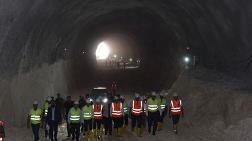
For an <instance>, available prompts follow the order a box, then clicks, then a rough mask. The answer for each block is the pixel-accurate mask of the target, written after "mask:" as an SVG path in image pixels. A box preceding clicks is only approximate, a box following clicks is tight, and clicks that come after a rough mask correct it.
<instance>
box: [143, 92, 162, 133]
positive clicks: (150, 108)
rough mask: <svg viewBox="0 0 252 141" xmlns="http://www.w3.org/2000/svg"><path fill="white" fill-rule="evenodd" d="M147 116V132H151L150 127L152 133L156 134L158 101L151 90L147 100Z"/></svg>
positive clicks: (158, 115) (158, 114)
mask: <svg viewBox="0 0 252 141" xmlns="http://www.w3.org/2000/svg"><path fill="white" fill-rule="evenodd" d="M146 114H147V116H148V132H149V134H150V133H151V128H152V127H153V129H152V135H156V130H157V123H158V120H159V117H160V112H159V102H158V100H157V98H156V93H155V92H152V94H151V97H150V98H149V99H148V100H147V112H146Z"/></svg>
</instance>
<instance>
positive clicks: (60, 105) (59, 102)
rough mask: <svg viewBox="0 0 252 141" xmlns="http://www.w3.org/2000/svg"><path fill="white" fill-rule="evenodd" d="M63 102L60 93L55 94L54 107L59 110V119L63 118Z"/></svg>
mask: <svg viewBox="0 0 252 141" xmlns="http://www.w3.org/2000/svg"><path fill="white" fill-rule="evenodd" d="M64 102H65V100H64V99H63V98H62V97H61V94H60V93H57V98H56V100H55V103H56V106H57V107H58V108H59V109H60V113H61V117H63V116H64Z"/></svg>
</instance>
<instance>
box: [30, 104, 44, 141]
mask: <svg viewBox="0 0 252 141" xmlns="http://www.w3.org/2000/svg"><path fill="white" fill-rule="evenodd" d="M41 118H42V110H41V109H40V108H38V102H37V101H34V102H33V108H32V109H31V110H30V113H29V114H28V118H27V123H28V124H27V126H28V128H29V127H30V125H31V127H32V132H33V135H34V141H38V140H39V128H40V123H41Z"/></svg>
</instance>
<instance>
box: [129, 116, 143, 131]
mask: <svg viewBox="0 0 252 141" xmlns="http://www.w3.org/2000/svg"><path fill="white" fill-rule="evenodd" d="M131 125H132V126H131V128H132V129H134V128H135V127H136V125H137V128H141V126H142V116H141V115H138V116H135V115H132V116H131Z"/></svg>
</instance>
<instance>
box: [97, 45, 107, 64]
mask: <svg viewBox="0 0 252 141" xmlns="http://www.w3.org/2000/svg"><path fill="white" fill-rule="evenodd" d="M109 54H110V50H109V46H108V44H107V43H105V42H101V43H99V45H98V46H97V49H96V59H97V60H106V59H107V58H108V56H109Z"/></svg>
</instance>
